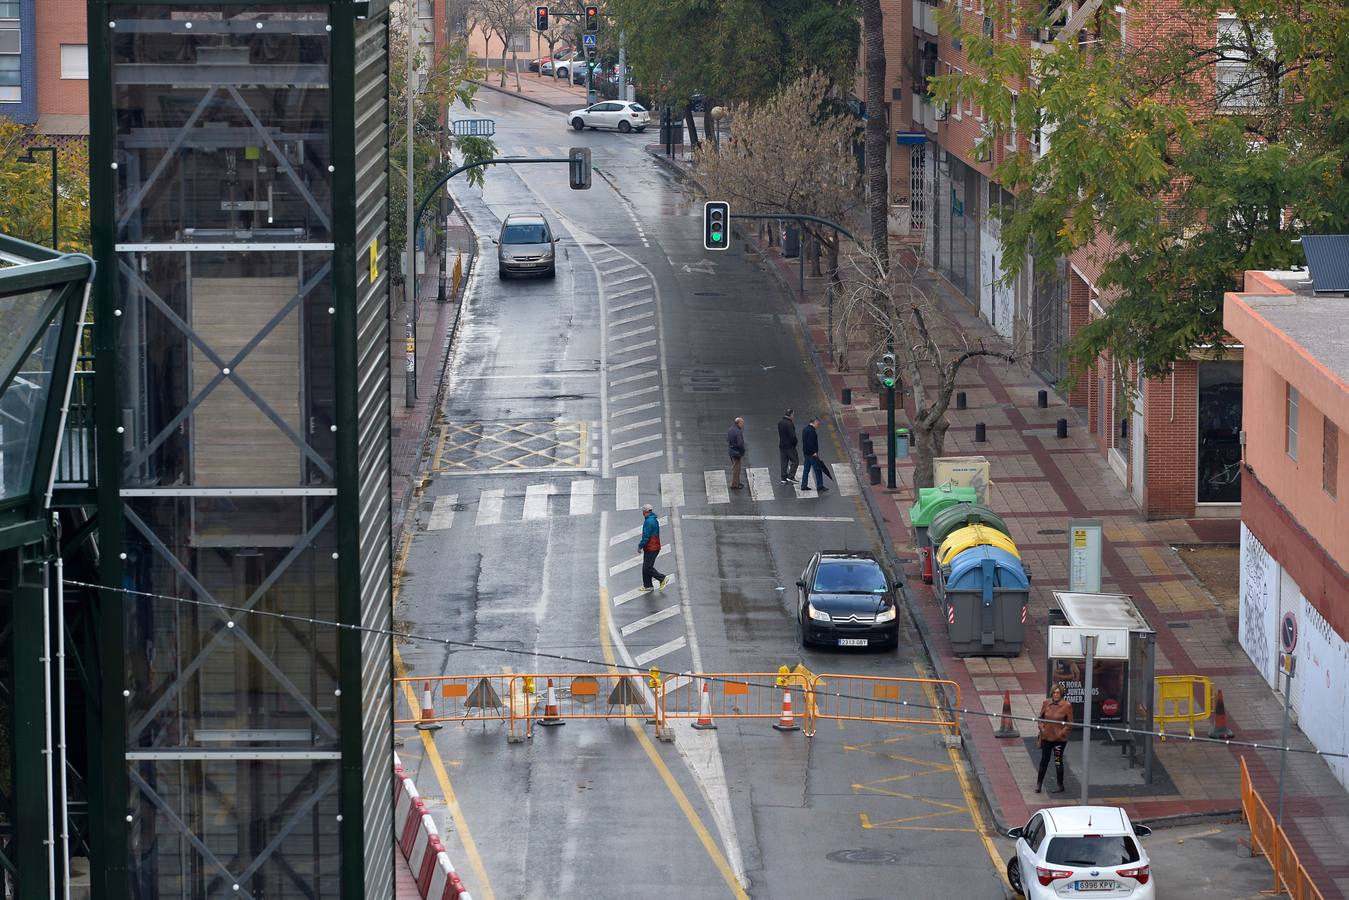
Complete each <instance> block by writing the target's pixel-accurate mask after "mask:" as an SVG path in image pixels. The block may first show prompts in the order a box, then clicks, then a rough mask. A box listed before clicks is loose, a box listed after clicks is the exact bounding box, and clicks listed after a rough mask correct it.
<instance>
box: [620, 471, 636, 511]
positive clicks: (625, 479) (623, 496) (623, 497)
mask: <svg viewBox="0 0 1349 900" xmlns="http://www.w3.org/2000/svg"><path fill="white" fill-rule="evenodd" d="M638 483H639V479H638V478H637V476H636V475H620V476H619V477H618V478H617V479H615V484H614V499H615V503H614V508H615V509H636V508H637V499H638V493H637V492H638V490H640V488H639V486H638Z"/></svg>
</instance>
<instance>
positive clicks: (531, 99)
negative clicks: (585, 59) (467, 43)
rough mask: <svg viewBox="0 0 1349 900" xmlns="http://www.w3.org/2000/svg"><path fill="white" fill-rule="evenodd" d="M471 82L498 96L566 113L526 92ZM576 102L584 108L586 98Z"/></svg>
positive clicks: (560, 108) (473, 79)
mask: <svg viewBox="0 0 1349 900" xmlns="http://www.w3.org/2000/svg"><path fill="white" fill-rule="evenodd" d="M531 74H533V73H531ZM469 81H471V82H473V83H474V84H476V85H477V86H478V87H482V88H487V89H488V90H489V91H495V92H496V93H498V94H505V95H506V96H507V97H514V98H515V99H517V100H523V101H525V102H526V103H533V104H534V105H535V106H542V107H543V108H544V109H549V110H552V111H553V112H563V111H564V110H563V109H562V107H560V106H554V105H553V104H551V103H549V102H547V101H546V100H540V99H538V98H537V97H531V96H529V95H528V94H526V93H525V92H524V91H513V90H511V89H510V88H504V87H501V86H500V85H495V84H488V83H487V82H485V81H479V80H478V79H476V78H470V79H469ZM576 102H577V103H579V104H581V105H582V106H584V105H585V98H584V97H577V98H576Z"/></svg>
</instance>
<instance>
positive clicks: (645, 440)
mask: <svg viewBox="0 0 1349 900" xmlns="http://www.w3.org/2000/svg"><path fill="white" fill-rule="evenodd" d="M660 439H661V436H660V435H659V434H648V435H646V436H645V437H639V438H633V439H632V440H630V441H624V442H623V443H621V444H614V446H613V449H615V450H626V449H628V448H629V447H636V446H638V445H639V444H649V443H651V442H652V441H658V440H660Z"/></svg>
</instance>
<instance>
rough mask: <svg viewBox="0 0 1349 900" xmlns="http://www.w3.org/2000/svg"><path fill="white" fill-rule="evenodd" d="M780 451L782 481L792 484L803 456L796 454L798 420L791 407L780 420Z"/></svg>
mask: <svg viewBox="0 0 1349 900" xmlns="http://www.w3.org/2000/svg"><path fill="white" fill-rule="evenodd" d="M778 453H779V455H780V456H781V457H782V483H783V484H791V483H792V479H793V478H795V477H796V467H797V466H798V465H800V463H801V458H800V457H799V456H797V455H796V420H795V419H793V418H792V411H791V410H790V409H789V410H787V412H786V414H785V415H784V416H783V417H782V419H781V420H779V421H778Z"/></svg>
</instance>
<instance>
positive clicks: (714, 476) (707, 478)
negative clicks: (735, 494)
mask: <svg viewBox="0 0 1349 900" xmlns="http://www.w3.org/2000/svg"><path fill="white" fill-rule="evenodd" d="M703 483H704V484H705V485H706V486H707V502H708V503H709V504H711V503H730V502H731V491H730V488H728V487H727V486H726V473H725V472H723V471H722V470H721V469H709V470H708V471H706V472H704V473H703ZM685 518H688V517H687V516H686V517H685Z"/></svg>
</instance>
